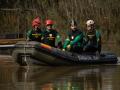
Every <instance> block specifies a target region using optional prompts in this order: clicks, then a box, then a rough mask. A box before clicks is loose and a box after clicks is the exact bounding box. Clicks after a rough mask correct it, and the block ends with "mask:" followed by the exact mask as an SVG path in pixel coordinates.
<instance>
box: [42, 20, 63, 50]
mask: <svg viewBox="0 0 120 90" xmlns="http://www.w3.org/2000/svg"><path fill="white" fill-rule="evenodd" d="M53 25H54V21H53V20H50V19H48V20H46V21H45V26H46V28H45V30H44V31H43V43H44V44H47V45H50V46H52V47H56V48H61V47H62V42H61V36H60V34H59V33H58V31H57V30H56V29H54V28H53Z"/></svg>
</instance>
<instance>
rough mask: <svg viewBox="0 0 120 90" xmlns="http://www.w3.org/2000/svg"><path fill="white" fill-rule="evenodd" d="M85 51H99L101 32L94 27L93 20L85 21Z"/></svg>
mask: <svg viewBox="0 0 120 90" xmlns="http://www.w3.org/2000/svg"><path fill="white" fill-rule="evenodd" d="M84 40H85V45H84V51H85V52H93V53H95V52H97V51H98V52H99V53H100V52H101V34H100V32H99V31H98V30H97V29H96V28H95V22H94V21H93V20H88V21H87V22H86V32H85V39H84Z"/></svg>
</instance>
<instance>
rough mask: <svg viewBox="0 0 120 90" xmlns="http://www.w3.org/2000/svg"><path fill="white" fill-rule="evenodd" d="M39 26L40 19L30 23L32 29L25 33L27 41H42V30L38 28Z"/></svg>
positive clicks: (37, 18)
mask: <svg viewBox="0 0 120 90" xmlns="http://www.w3.org/2000/svg"><path fill="white" fill-rule="evenodd" d="M40 25H41V21H40V18H39V17H36V18H35V19H34V20H33V21H32V29H30V30H29V31H28V32H27V40H28V41H38V42H41V41H42V30H41V28H40Z"/></svg>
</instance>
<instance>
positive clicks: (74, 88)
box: [0, 55, 120, 90]
mask: <svg viewBox="0 0 120 90" xmlns="http://www.w3.org/2000/svg"><path fill="white" fill-rule="evenodd" d="M0 90H120V66H119V65H118V64H117V65H115V64H114V65H112V64H111V65H81V66H61V67H60V66H59V67H50V66H30V67H27V66H26V67H25V66H24V67H21V66H18V65H17V64H16V63H14V62H13V60H12V57H10V56H3V55H2V56H0Z"/></svg>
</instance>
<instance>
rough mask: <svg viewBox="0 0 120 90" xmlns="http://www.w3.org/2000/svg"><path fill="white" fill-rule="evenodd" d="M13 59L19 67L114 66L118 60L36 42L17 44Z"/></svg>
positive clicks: (104, 54) (114, 56) (110, 56)
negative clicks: (63, 49) (72, 51)
mask: <svg viewBox="0 0 120 90" xmlns="http://www.w3.org/2000/svg"><path fill="white" fill-rule="evenodd" d="M12 55H13V58H14V59H15V62H17V63H18V64H20V65H30V64H31V65H32V64H38V65H80V64H115V63H117V61H118V59H117V57H116V55H114V54H111V53H102V54H100V55H96V54H92V53H82V54H77V53H71V52H68V51H62V50H60V49H57V48H53V47H50V46H48V45H45V44H42V43H38V42H27V43H26V42H22V43H20V42H19V43H17V44H16V47H15V49H14V50H13V54H12Z"/></svg>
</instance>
